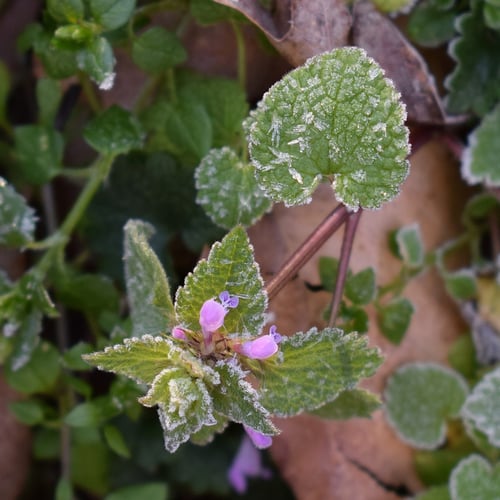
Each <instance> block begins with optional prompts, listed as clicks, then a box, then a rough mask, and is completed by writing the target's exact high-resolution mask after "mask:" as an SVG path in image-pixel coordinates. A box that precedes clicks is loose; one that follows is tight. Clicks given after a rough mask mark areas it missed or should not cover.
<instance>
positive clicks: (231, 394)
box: [210, 362, 278, 434]
mask: <svg viewBox="0 0 500 500" xmlns="http://www.w3.org/2000/svg"><path fill="white" fill-rule="evenodd" d="M214 369H215V371H216V372H217V373H218V374H219V375H220V385H217V386H215V387H214V389H213V390H212V391H210V393H211V396H212V398H213V404H214V409H215V410H216V411H217V412H218V413H221V414H222V415H225V416H226V417H228V418H229V419H230V420H232V421H233V422H238V423H240V424H245V425H248V426H249V427H252V428H253V429H255V430H256V431H259V432H261V433H263V434H276V433H277V432H278V431H277V429H276V427H275V426H274V425H273V423H272V422H271V420H270V414H269V412H268V411H267V410H266V409H265V408H264V407H263V406H262V405H261V404H260V402H259V397H258V394H257V392H256V390H255V389H254V388H253V387H252V386H251V385H250V384H249V383H248V382H247V381H246V380H245V376H246V373H245V372H243V371H242V370H241V368H239V367H237V366H235V365H232V364H231V363H230V362H219V363H218V364H217V365H216V366H215V367H214Z"/></svg>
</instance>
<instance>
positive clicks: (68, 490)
mask: <svg viewBox="0 0 500 500" xmlns="http://www.w3.org/2000/svg"><path fill="white" fill-rule="evenodd" d="M73 498H74V492H73V488H72V486H71V482H70V481H69V479H67V478H65V477H61V479H59V481H58V483H57V487H56V495H55V500H73Z"/></svg>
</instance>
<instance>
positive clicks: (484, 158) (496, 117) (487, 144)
mask: <svg viewBox="0 0 500 500" xmlns="http://www.w3.org/2000/svg"><path fill="white" fill-rule="evenodd" d="M499 136H500V105H498V106H497V107H496V108H495V109H494V110H493V111H492V112H491V113H488V114H487V115H486V116H485V117H484V118H483V120H482V121H481V124H480V125H479V127H477V128H476V129H475V130H474V131H473V132H472V133H471V135H470V136H469V144H468V147H467V148H466V149H465V151H464V154H463V155H462V177H463V178H464V179H465V180H466V181H467V182H468V183H469V184H480V183H481V184H484V185H485V186H488V187H498V186H500V174H499V169H498V158H499V156H500V144H499V141H498V137H499Z"/></svg>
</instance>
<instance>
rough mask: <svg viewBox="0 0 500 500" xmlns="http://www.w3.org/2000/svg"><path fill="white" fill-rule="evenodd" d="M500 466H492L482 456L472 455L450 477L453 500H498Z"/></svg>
mask: <svg viewBox="0 0 500 500" xmlns="http://www.w3.org/2000/svg"><path fill="white" fill-rule="evenodd" d="M499 491H500V464H497V465H495V466H492V465H491V464H490V463H489V462H488V461H487V460H485V459H484V458H483V457H481V456H480V455H471V456H470V457H467V458H466V459H464V460H462V461H461V462H460V463H459V464H458V465H457V466H456V467H455V469H453V472H452V473H451V477H450V492H451V498H452V500H472V499H476V498H477V499H478V500H479V499H481V500H498V492H499Z"/></svg>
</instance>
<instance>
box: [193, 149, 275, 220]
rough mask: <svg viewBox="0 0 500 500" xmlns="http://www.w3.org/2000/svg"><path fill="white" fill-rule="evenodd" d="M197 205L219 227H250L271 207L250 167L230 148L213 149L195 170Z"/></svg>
mask: <svg viewBox="0 0 500 500" xmlns="http://www.w3.org/2000/svg"><path fill="white" fill-rule="evenodd" d="M195 176H196V188H197V189H198V195H197V198H196V201H197V202H198V203H199V204H200V205H201V206H202V207H203V208H204V210H205V212H206V213H207V214H208V216H209V217H210V218H211V219H212V220H213V221H214V222H215V223H216V224H218V225H219V226H222V227H224V228H226V229H231V228H232V227H234V226H236V225H237V224H243V225H245V226H251V225H252V224H253V223H254V222H256V221H257V220H258V219H259V218H260V217H261V216H262V215H263V214H264V213H265V212H266V211H267V210H269V208H270V206H271V201H270V200H269V198H267V197H266V195H265V194H264V192H263V191H262V190H261V189H260V187H259V185H258V184H257V180H256V179H255V169H254V167H253V165H251V164H247V163H244V162H242V161H241V159H240V158H239V157H238V156H237V154H236V153H235V152H234V151H233V150H232V149H230V148H228V147H224V148H222V149H212V150H210V151H209V152H208V154H207V155H206V156H205V157H204V158H203V160H202V161H201V163H200V165H199V166H198V168H197V169H196V174H195Z"/></svg>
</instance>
